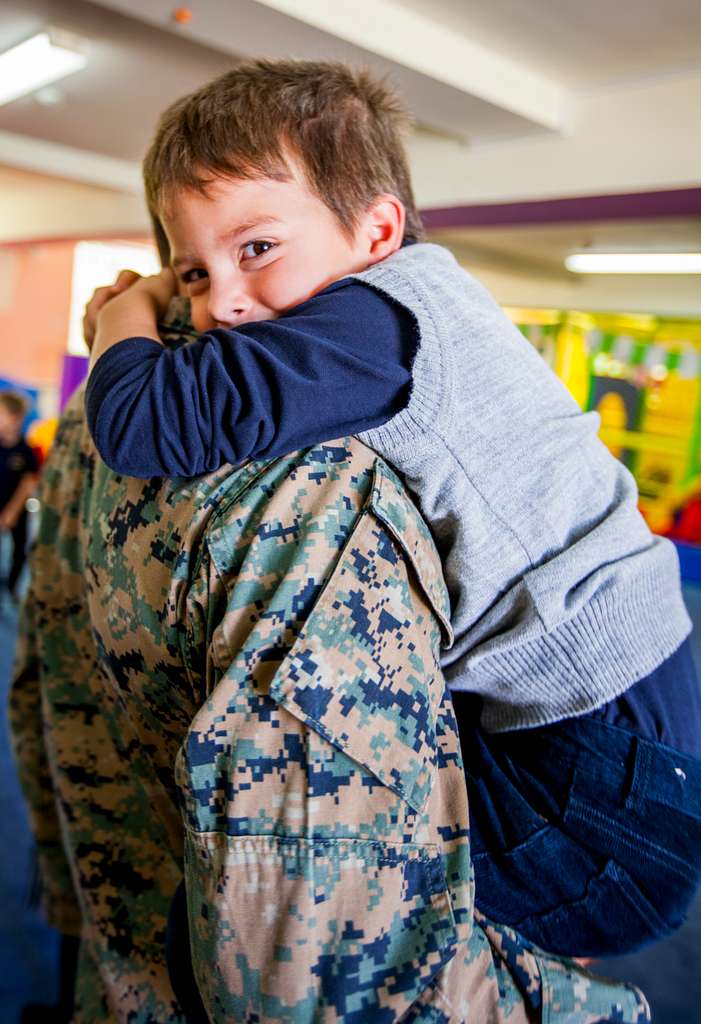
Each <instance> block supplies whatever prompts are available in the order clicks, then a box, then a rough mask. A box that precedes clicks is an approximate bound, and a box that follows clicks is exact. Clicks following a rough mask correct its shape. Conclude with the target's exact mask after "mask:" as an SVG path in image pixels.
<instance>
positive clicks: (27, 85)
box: [0, 31, 88, 104]
mask: <svg viewBox="0 0 701 1024" xmlns="http://www.w3.org/2000/svg"><path fill="white" fill-rule="evenodd" d="M87 61H88V59H87V57H86V55H85V53H84V52H82V51H81V49H80V47H79V44H78V45H76V40H75V39H74V38H73V37H72V36H66V35H63V34H61V33H58V32H53V31H51V32H49V31H45V32H39V33H38V35H35V36H32V37H31V38H30V39H25V41H24V42H23V43H20V44H19V45H18V46H14V47H13V48H12V49H11V50H6V51H5V52H4V53H0V104H3V103H11V102H12V100H16V99H17V97H18V96H25V95H26V94H27V93H28V92H34V91H35V90H36V89H41V87H42V86H44V85H49V83H50V82H56V81H58V79H59V78H65V76H66V75H71V74H73V72H74V71H80V69H81V68H84V67H85V65H86V64H87Z"/></svg>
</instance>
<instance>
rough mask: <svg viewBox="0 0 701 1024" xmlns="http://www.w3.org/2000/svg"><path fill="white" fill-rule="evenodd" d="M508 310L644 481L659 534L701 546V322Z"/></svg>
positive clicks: (646, 504)
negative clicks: (592, 413) (597, 418)
mask: <svg viewBox="0 0 701 1024" xmlns="http://www.w3.org/2000/svg"><path fill="white" fill-rule="evenodd" d="M506 312H507V313H508V314H509V316H510V317H511V318H512V319H513V320H514V322H515V323H516V324H517V325H518V327H519V328H520V329H521V331H522V332H523V334H524V335H525V336H526V337H527V338H528V339H529V341H531V343H532V344H533V345H535V347H536V348H537V349H538V351H539V352H540V353H541V355H542V356H543V358H544V359H545V360H546V361H547V362H548V363H549V364H550V366H551V367H552V369H553V370H554V371H555V372H556V373H557V374H558V376H559V377H560V378H561V379H562V380H563V381H564V383H565V384H566V385H567V387H568V388H569V390H570V392H571V393H572V395H573V396H574V397H575V399H576V400H577V401H578V402H579V404H580V405H581V406H582V408H583V409H585V410H595V411H596V412H598V414H599V416H600V417H601V432H600V433H601V438H602V440H603V441H604V442H605V443H606V445H607V446H608V447H609V448H610V450H611V451H612V452H613V453H614V454H615V455H616V456H617V457H618V458H620V459H621V460H622V461H623V462H624V463H625V465H626V466H627V467H628V468H629V469H630V470H631V472H632V473H633V475H634V476H635V478H636V480H637V483H638V488H639V490H640V508H641V511H642V513H643V515H644V516H645V518H646V519H647V521H648V523H649V524H650V526H651V528H652V529H653V530H655V531H656V532H658V533H665V534H669V535H670V536H674V537H676V538H678V539H680V540H686V541H689V542H692V543H701V321H694V320H686V321H681V320H676V321H673V320H663V319H658V318H655V317H648V316H619V315H613V314H603V313H602V314H590V313H578V312H563V311H559V310H539V309H507V310H506Z"/></svg>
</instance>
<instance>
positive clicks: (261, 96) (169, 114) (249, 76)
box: [143, 60, 424, 241]
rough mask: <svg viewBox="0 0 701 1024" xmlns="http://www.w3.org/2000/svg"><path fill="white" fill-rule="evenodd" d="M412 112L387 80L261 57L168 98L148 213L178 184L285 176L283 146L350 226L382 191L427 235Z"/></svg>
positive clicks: (152, 156) (329, 65)
mask: <svg viewBox="0 0 701 1024" xmlns="http://www.w3.org/2000/svg"><path fill="white" fill-rule="evenodd" d="M408 123H409V119H408V116H407V114H406V112H405V110H404V107H403V106H402V104H401V102H400V101H399V99H398V97H397V96H396V94H395V93H394V92H393V91H392V89H390V88H389V86H387V85H386V84H385V82H383V81H380V80H378V79H376V78H374V77H373V76H372V75H371V74H370V73H369V72H367V71H365V70H358V69H353V68H350V67H347V66H346V65H345V64H341V63H336V62H330V61H295V60H281V61H273V60H256V61H251V62H247V63H244V64H241V65H239V66H238V67H236V68H234V69H233V70H232V71H229V72H227V73H226V74H224V75H222V76H221V77H219V78H216V79H215V80H214V81H213V82H209V83H208V84H207V85H205V86H203V88H201V89H198V90H197V91H196V92H194V93H191V94H190V95H189V96H185V97H183V98H182V99H180V100H178V101H177V102H176V103H174V104H173V105H172V106H170V107H169V108H168V109H167V110H166V111H165V113H164V114H163V116H162V117H161V120H160V123H159V125H158V128H157V130H156V134H155V137H154V139H153V142H152V143H151V146H150V148H149V150H148V153H147V154H146V158H145V160H144V167H143V170H144V185H145V188H146V198H147V202H148V205H149V209H150V211H151V214H152V215H153V216H154V217H158V215H159V211H161V210H162V208H163V204H164V203H167V201H168V198H169V195H171V194H172V193H173V192H175V191H177V190H178V189H180V188H193V189H196V190H198V191H200V192H203V193H204V192H206V189H207V184H208V182H211V180H212V178H215V177H226V178H257V177H268V178H278V179H280V180H285V179H287V178H288V177H289V176H290V168H289V166H288V164H287V163H286V155H290V156H291V157H292V158H293V159H295V160H296V161H297V162H298V164H299V166H300V167H301V169H302V170H303V172H304V174H305V176H306V179H307V182H308V184H309V186H310V188H311V189H312V191H313V192H314V193H315V194H316V195H318V196H319V198H320V199H321V200H322V201H323V202H324V203H325V204H326V205H327V206H328V207H329V209H330V210H331V211H332V212H333V213H334V214H335V216H336V217H337V219H338V221H339V223H340V225H341V227H342V228H343V229H344V230H345V231H346V232H348V233H350V232H352V231H353V229H354V227H355V225H356V223H357V220H358V218H359V217H360V215H361V214H362V213H363V212H364V211H365V210H366V209H367V208H368V207H369V206H370V205H371V203H372V202H373V200H374V199H375V198H376V197H377V196H378V195H381V194H382V193H384V192H389V193H392V194H393V195H396V196H397V198H398V199H400V200H401V201H402V203H403V204H404V206H405V208H406V229H405V233H404V237H405V239H406V240H409V241H418V240H420V239H422V238H423V237H424V231H423V226H422V224H421V219H420V217H419V214H418V211H417V209H416V204H415V201H414V196H413V192H412V188H411V180H410V176H409V168H408V164H407V159H406V154H405V152H404V147H403V144H402V135H403V133H404V131H405V130H406V128H407V126H408Z"/></svg>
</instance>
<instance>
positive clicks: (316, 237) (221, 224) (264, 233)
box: [161, 166, 401, 332]
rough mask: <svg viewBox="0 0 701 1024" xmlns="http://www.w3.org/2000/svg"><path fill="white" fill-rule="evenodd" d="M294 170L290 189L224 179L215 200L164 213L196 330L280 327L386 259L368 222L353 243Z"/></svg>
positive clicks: (175, 205)
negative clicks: (263, 323)
mask: <svg viewBox="0 0 701 1024" xmlns="http://www.w3.org/2000/svg"><path fill="white" fill-rule="evenodd" d="M292 169H293V175H292V177H291V178H290V179H289V180H286V181H276V180H274V179H272V178H258V179H252V180H241V179H233V180H230V179H226V178H216V179H214V180H213V182H212V183H211V185H208V186H207V194H206V195H202V194H200V193H199V192H196V191H194V190H191V189H183V190H181V191H179V192H177V193H176V194H175V195H174V196H173V197H172V198H171V201H170V203H168V208H167V209H166V210H164V211H163V212H162V214H161V219H162V222H163V227H164V229H165V232H166V235H167V236H168V241H169V243H170V249H171V258H172V266H173V269H174V271H175V273H176V276H177V278H178V282H179V284H180V289H181V292H184V293H185V294H187V295H189V296H190V299H191V302H192V322H193V325H194V327H195V328H196V330H198V331H200V332H202V331H207V330H211V329H212V328H213V327H216V326H223V327H237V326H240V325H241V324H245V323H250V322H252V321H256V320H271V319H275V318H276V317H277V316H279V315H280V314H281V313H284V312H285V311H286V310H288V309H291V308H292V307H293V306H296V305H298V304H299V303H300V302H304V301H305V300H306V299H308V298H311V296H312V295H314V294H316V292H318V291H321V290H322V289H323V288H325V287H326V286H327V285H329V284H331V283H332V282H333V281H337V280H338V279H339V278H341V277H344V276H345V275H347V274H350V273H353V272H355V271H359V270H364V269H365V268H366V267H367V266H369V265H370V264H371V263H373V262H376V261H377V259H379V258H384V255H387V253H383V254H382V256H374V255H373V236H374V237H377V231H378V229H377V227H376V226H375V225H374V224H373V223H371V220H370V219H368V217H369V215H368V216H366V217H363V218H361V220H360V223H359V226H358V229H357V230H356V231H355V232H354V234H353V237H349V236H348V235H347V234H345V233H344V232H343V231H342V229H341V226H340V224H339V223H338V221H337V219H336V217H335V216H334V214H333V213H332V212H331V210H329V208H328V207H327V206H326V205H325V204H324V203H323V202H322V200H321V199H319V198H318V197H317V196H316V195H314V194H313V193H312V192H311V190H310V189H309V187H308V185H307V184H306V182H305V180H304V178H303V176H302V175H301V173H299V172H298V171H297V170H296V169H295V168H294V166H293V168H292ZM400 205H401V204H400ZM398 244H399V243H398ZM398 244H397V245H395V246H394V248H398Z"/></svg>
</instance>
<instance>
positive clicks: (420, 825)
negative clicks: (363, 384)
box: [176, 442, 647, 1024]
mask: <svg viewBox="0 0 701 1024" xmlns="http://www.w3.org/2000/svg"><path fill="white" fill-rule="evenodd" d="M351 444H353V443H351ZM359 449H362V446H356V448H355V456H354V457H352V458H351V457H350V454H351V453H350V449H344V447H343V445H342V444H339V443H338V442H336V443H334V445H333V446H328V448H327V450H326V451H325V452H322V451H321V450H317V451H314V452H311V453H309V454H308V455H307V457H302V458H300V460H299V461H298V462H297V463H296V464H295V465H293V466H290V465H288V463H287V462H285V464H284V472H283V470H282V469H280V468H279V464H277V463H273V464H272V465H271V467H270V469H269V471H268V477H267V479H263V480H259V481H258V482H257V483H256V485H255V486H254V488H253V491H252V492H250V493H248V494H247V496H246V498H245V501H244V502H243V504H239V505H238V506H237V507H236V508H235V509H231V510H230V511H229V512H228V513H227V515H228V518H229V519H230V518H231V517H234V518H235V520H236V529H235V530H232V529H231V528H230V527H229V526H228V525H227V524H226V523H222V525H221V528H220V529H212V530H210V531H209V533H208V538H207V546H206V547H207V557H206V558H203V559H202V560H201V563H200V573H199V577H198V581H197V582H196V583H195V585H193V587H192V588H191V595H190V604H191V608H190V609H189V612H188V614H187V621H188V622H191V623H193V625H192V626H190V627H189V628H190V641H191V645H192V646H195V647H196V646H198V642H199V643H200V644H201V643H204V645H205V647H206V650H207V656H206V657H207V660H209V661H213V662H214V663H215V665H216V672H214V673H212V688H211V689H210V691H209V697H208V699H207V700H206V702H205V703H204V704H203V705H202V707H201V709H200V711H199V712H198V713H197V715H196V716H195V719H194V721H193V722H192V725H191V727H190V730H189V732H188V735H187V738H186V740H185V742H184V743H183V746H182V747H181V750H180V753H179V756H178V759H177V763H176V781H177V784H178V788H179V792H180V797H181V807H182V810H183V816H184V826H185V857H184V864H185V887H186V896H187V914H188V920H189V929H188V930H189V948H190V950H191V954H192V963H193V968H194V976H195V979H196V983H197V988H198V990H199V993H200V995H201V998H202V1002H203V1004H204V1009H205V1011H206V1017H207V1018H208V1019H209V1021H210V1022H211V1024H225V1022H228V1021H232V1020H241V1021H243V1020H246V1021H248V1020H251V1021H253V1020H255V1021H257V1022H259V1024H280V1022H281V1021H287V1020H290V1021H291V1020H294V1021H299V1022H304V1024H311V1022H312V1021H320V1020H323V1021H325V1022H327V1024H354V1022H358V1021H387V1022H388V1024H390V1022H393V1021H399V1020H402V1021H407V1022H409V1021H414V1022H418V1021H427V1022H428V1021H433V1022H438V1021H441V1022H443V1024H463V1022H464V1021H466V1020H473V1019H474V1020H475V1021H477V1020H479V1021H483V1020H484V1021H487V1020H489V1021H492V1022H494V1024H507V1022H508V1024H527V1022H528V1021H533V1020H535V1019H540V1015H541V1010H542V1008H543V1007H548V1008H550V1007H551V1006H556V1007H558V1008H559V1007H562V1008H563V1012H562V1013H560V1014H559V1015H558V1017H557V1019H558V1021H560V1020H561V1021H562V1024H580V1022H581V1021H583V1020H585V1019H586V1020H590V1019H591V1020H592V1021H593V1020H612V1021H613V1020H617V1021H620V1022H621V1024H623V1022H625V1024H634V1022H635V1024H642V1022H643V1021H644V1020H646V1019H647V1016H646V1013H645V1005H644V1000H642V997H640V994H639V993H638V992H637V991H636V990H633V989H631V990H630V991H627V990H624V989H623V987H622V986H620V985H617V984H612V983H611V984H608V986H604V987H602V985H601V984H599V983H597V982H594V981H591V980H590V976H586V977H583V975H582V972H581V971H579V969H578V968H577V967H576V966H574V965H569V964H568V965H567V966H565V965H564V964H563V963H562V962H561V961H555V962H553V961H552V960H551V959H550V958H547V957H544V956H543V955H541V954H540V953H539V952H538V951H535V952H533V951H532V950H531V949H530V948H529V947H528V946H526V945H525V944H524V943H523V941H522V940H521V938H520V937H519V936H518V935H516V933H514V932H511V931H505V930H504V929H500V928H499V927H498V926H496V927H495V928H492V929H488V928H487V927H486V923H484V922H478V921H476V920H475V918H474V917H473V906H472V899H473V884H472V881H471V870H470V863H469V830H468V814H467V799H466V793H465V782H464V775H463V770H462V764H461V761H460V755H459V742H458V738H457V732H456V725H455V719H454V716H453V713H452V700H451V698H450V694H449V693H448V691H447V689H446V687H445V685H444V681H443V678H442V675H441V672H440V666H439V660H438V658H439V648H440V629H441V624H442V625H443V628H445V629H447V628H449V625H448V622H447V613H448V603H447V595H446V593H445V589H444V587H443V584H442V581H441V580H440V572H439V564H438V559H437V554H436V552H435V550H434V549H433V546H432V543H431V541H430V538H429V536H428V532H427V530H426V527H425V525H424V524H423V523H422V522H421V521H420V519H419V517H418V515H417V513H416V512H415V510H414V509H413V507H412V506H411V503H410V502H409V500H408V499H407V497H406V495H405V494H404V492H403V488H402V486H401V484H400V483H399V481H398V480H397V478H396V477H395V476H394V475H393V474H391V473H390V471H389V470H387V468H386V467H382V466H379V465H377V464H375V466H374V467H372V468H373V472H372V475H371V479H370V478H369V474H368V470H369V469H370V468H371V467H370V464H368V462H367V460H366V461H365V463H363V458H362V456H359V455H358V451H359ZM365 451H366V452H367V449H365ZM276 473H277V474H278V476H277V477H275V474H276ZM274 479H275V480H276V486H273V487H271V486H270V485H271V484H273V480H274ZM212 581H216V583H214V587H215V590H214V591H213V590H212V586H213V583H212ZM222 585H223V586H224V587H225V589H226V599H224V598H223V594H222V593H221V591H220V588H221V586H222ZM218 604H219V605H220V606H224V605H225V607H224V610H223V612H221V617H220V619H219V621H218V623H216V624H215V625H214V628H213V631H212V632H210V629H211V628H212V615H211V614H210V615H206V614H203V612H204V610H205V608H209V609H210V612H211V609H212V608H213V607H215V606H216V605H218ZM570 966H571V968H572V969H571V970H570V969H569V967H570Z"/></svg>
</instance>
